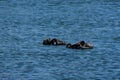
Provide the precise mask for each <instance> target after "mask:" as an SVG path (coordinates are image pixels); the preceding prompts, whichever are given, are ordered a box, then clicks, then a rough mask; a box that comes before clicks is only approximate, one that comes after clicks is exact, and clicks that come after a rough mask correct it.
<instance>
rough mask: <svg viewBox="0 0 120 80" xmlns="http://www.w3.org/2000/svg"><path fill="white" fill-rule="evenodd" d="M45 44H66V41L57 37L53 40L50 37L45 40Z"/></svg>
mask: <svg viewBox="0 0 120 80" xmlns="http://www.w3.org/2000/svg"><path fill="white" fill-rule="evenodd" d="M43 45H66V43H65V42H64V41H62V40H59V39H57V38H53V39H52V40H51V39H50V38H48V39H45V40H43Z"/></svg>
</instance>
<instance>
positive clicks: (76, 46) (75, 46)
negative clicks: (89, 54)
mask: <svg viewBox="0 0 120 80" xmlns="http://www.w3.org/2000/svg"><path fill="white" fill-rule="evenodd" d="M66 47H67V48H71V49H92V48H93V46H92V45H91V44H88V43H86V42H85V41H80V42H78V43H76V44H70V43H69V44H67V45H66Z"/></svg>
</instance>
